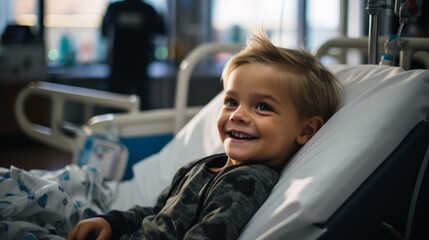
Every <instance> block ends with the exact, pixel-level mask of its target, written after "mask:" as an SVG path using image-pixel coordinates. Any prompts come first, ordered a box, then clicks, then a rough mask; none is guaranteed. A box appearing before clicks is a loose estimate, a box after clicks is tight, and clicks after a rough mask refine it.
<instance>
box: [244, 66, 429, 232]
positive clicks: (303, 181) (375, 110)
mask: <svg viewBox="0 0 429 240" xmlns="http://www.w3.org/2000/svg"><path fill="white" fill-rule="evenodd" d="M331 69H332V71H333V72H334V73H335V75H336V76H337V77H338V79H340V81H341V82H342V83H343V84H344V87H345V94H346V95H345V97H344V99H343V101H342V103H341V106H340V109H339V110H338V111H337V113H335V115H334V116H333V117H332V118H331V119H330V120H329V121H328V122H327V123H326V124H325V125H324V126H323V127H322V128H321V129H320V131H319V132H317V134H316V135H315V136H314V137H313V138H312V139H311V140H310V141H309V142H308V143H307V144H306V145H305V146H303V148H301V149H300V151H299V152H298V153H297V154H296V155H295V157H294V158H293V159H292V160H291V163H290V164H288V165H287V167H286V168H285V169H284V171H283V173H282V176H281V178H280V180H279V183H278V184H277V185H276V186H275V188H274V189H273V191H272V193H271V195H270V197H269V199H268V200H267V201H266V202H265V204H264V205H263V206H262V207H261V208H260V209H259V210H258V212H257V213H256V214H255V215H254V216H253V218H252V219H251V221H250V222H249V223H248V225H247V227H246V229H245V230H244V232H243V233H242V235H241V237H240V238H241V239H256V238H258V237H260V238H268V239H278V238H280V239H282V236H285V235H288V236H295V237H297V239H304V237H308V236H310V235H312V234H316V235H317V234H318V233H317V231H316V229H314V228H312V227H311V224H313V223H317V222H323V221H325V220H327V219H328V218H329V217H330V216H331V215H332V213H333V212H334V211H335V210H336V209H337V208H338V207H339V206H340V205H341V204H342V203H343V202H344V201H345V200H346V199H347V198H348V197H349V196H350V195H351V194H352V193H353V192H354V191H355V190H356V188H357V187H358V186H359V185H360V184H361V183H362V182H363V181H364V180H365V179H366V178H367V177H368V176H369V175H370V174H371V173H372V172H373V170H374V169H375V168H377V166H379V165H380V163H381V162H382V161H383V160H385V159H386V158H387V157H388V155H389V154H390V153H391V152H392V151H393V150H394V149H395V148H396V146H398V145H399V143H400V142H401V140H402V139H403V138H404V137H405V136H406V135H407V133H408V132H409V131H410V130H411V129H412V128H413V127H414V126H415V125H416V124H417V123H418V122H420V121H422V120H425V118H426V114H427V112H428V109H429V71H427V70H415V71H404V70H402V69H400V68H396V67H386V66H377V65H360V66H346V65H337V66H333V67H331Z"/></svg>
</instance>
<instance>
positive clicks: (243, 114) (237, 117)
mask: <svg viewBox="0 0 429 240" xmlns="http://www.w3.org/2000/svg"><path fill="white" fill-rule="evenodd" d="M229 119H230V120H231V121H233V122H242V123H247V122H249V114H248V110H246V109H245V108H244V107H238V108H237V109H236V110H235V111H234V112H233V113H232V114H231V116H230V117H229Z"/></svg>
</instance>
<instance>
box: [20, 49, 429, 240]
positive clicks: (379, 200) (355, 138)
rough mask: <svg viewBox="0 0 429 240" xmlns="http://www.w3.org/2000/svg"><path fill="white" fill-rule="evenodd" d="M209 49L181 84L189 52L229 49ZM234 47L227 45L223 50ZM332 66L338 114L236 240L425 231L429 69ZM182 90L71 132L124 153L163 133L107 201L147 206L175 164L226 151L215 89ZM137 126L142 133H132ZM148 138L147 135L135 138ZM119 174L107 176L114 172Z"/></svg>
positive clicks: (396, 235) (406, 235)
mask: <svg viewBox="0 0 429 240" xmlns="http://www.w3.org/2000/svg"><path fill="white" fill-rule="evenodd" d="M216 46H217V45H216V44H213V45H211V44H209V45H207V46H203V47H201V48H198V49H197V50H196V52H197V54H195V52H193V53H191V55H190V57H189V58H186V59H185V62H184V63H183V64H182V65H181V70H180V73H179V80H178V82H179V83H181V81H185V82H186V80H181V78H180V76H182V75H186V78H189V74H190V73H185V74H184V73H183V71H185V72H187V70H189V69H192V65H193V63H195V62H197V60H196V59H199V58H200V57H201V56H202V55H205V54H206V53H211V52H214V51H219V49H225V47H226V46H221V47H216ZM240 48H241V46H237V45H231V46H228V49H227V51H230V52H235V51H238V50H239V49H240ZM202 49H203V50H202ZM319 55H323V54H322V53H320V52H319V53H318V56H319ZM194 57H195V58H194ZM408 60H409V59H407V60H404V61H408ZM188 68H189V69H188ZM330 69H331V70H332V71H333V72H334V73H335V75H336V76H337V77H338V78H339V79H340V80H341V82H342V83H343V84H344V87H345V96H344V98H343V99H342V102H341V104H340V107H339V109H338V111H337V113H336V114H335V115H334V116H333V117H332V118H331V119H330V120H329V121H328V122H327V123H326V124H325V125H324V126H323V127H322V128H321V130H320V131H319V132H318V133H317V134H316V135H315V136H314V137H313V138H312V139H311V140H310V141H309V142H308V143H307V144H306V145H305V146H304V147H303V148H302V149H300V150H299V152H298V153H297V154H296V155H295V156H294V157H293V159H292V160H291V162H290V164H288V165H287V167H286V168H285V169H284V170H283V172H282V175H281V179H280V181H279V183H278V184H277V185H276V186H275V187H274V189H273V191H272V193H271V195H270V197H269V198H268V199H267V201H266V202H265V203H264V204H263V205H262V206H261V208H260V209H259V210H258V211H257V212H256V214H255V215H254V216H253V218H252V219H251V220H250V221H249V223H248V224H247V226H246V228H245V229H244V231H243V232H242V234H241V236H240V239H416V237H417V236H422V234H424V233H425V227H426V225H425V224H426V222H427V221H424V220H423V219H424V217H425V216H427V215H428V214H429V210H428V207H427V205H426V204H425V203H426V202H427V201H428V194H429V191H428V190H427V189H429V188H428V187H429V186H428V177H429V176H428V174H427V172H428V171H427V167H426V166H427V161H428V158H429V156H428V155H429V154H428V153H427V148H428V145H429V125H428V123H427V120H428V119H427V118H428V110H429V71H428V70H410V71H405V70H403V69H402V68H400V67H390V66H378V65H346V64H339V65H333V66H330ZM179 85H180V84H179ZM182 87H183V86H182ZM178 88H179V87H178ZM184 89H187V87H186V84H185V85H184ZM184 89H181V91H183V92H184V93H185V94H182V95H184V96H182V97H183V99H182V100H176V104H177V105H176V106H175V109H163V110H154V111H150V112H143V113H138V112H134V111H133V110H128V111H129V113H124V114H108V115H101V116H95V117H93V118H91V119H90V120H89V121H88V123H87V124H86V125H85V126H84V127H83V130H82V133H81V134H77V135H76V136H83V137H82V138H80V137H77V138H78V139H87V138H88V136H94V135H97V134H103V133H104V134H106V132H113V133H114V134H115V135H117V136H119V139H120V141H119V144H121V146H123V147H124V148H125V149H127V151H128V154H129V156H130V157H131V154H132V153H131V152H132V150H133V149H132V145H131V144H129V143H127V140H128V141H133V140H136V141H134V143H135V144H137V145H138V148H142V147H143V148H145V147H148V148H149V145H150V143H151V142H152V140H150V138H151V137H154V136H156V135H157V134H159V135H161V136H169V137H166V139H164V141H163V143H160V144H158V147H157V150H160V151H159V152H158V151H157V150H155V151H154V153H153V154H148V155H150V156H147V157H146V156H144V157H142V158H144V159H143V160H141V161H139V162H138V163H136V164H130V162H132V161H130V158H128V160H127V161H129V162H128V163H127V164H123V165H127V166H131V165H132V167H129V169H128V170H130V171H132V172H134V174H133V177H132V178H128V179H126V180H123V181H121V182H119V183H118V190H117V195H118V198H117V199H116V200H115V201H114V202H113V203H112V204H111V208H114V209H126V208H128V207H130V206H132V205H133V204H136V203H138V204H141V205H145V204H153V203H154V202H155V199H156V197H157V195H158V193H159V192H160V191H161V190H162V188H163V187H164V186H166V185H167V184H169V183H170V181H171V178H172V176H173V174H174V173H175V171H176V170H177V169H178V168H179V167H180V166H182V165H183V164H185V163H186V162H189V161H191V160H194V159H197V158H200V157H202V156H206V155H208V154H213V153H218V152H222V151H223V150H222V145H221V143H220V141H219V139H218V137H217V129H216V124H215V122H216V116H217V112H218V111H219V109H220V107H221V95H220V94H219V95H217V96H216V97H215V98H213V100H211V101H210V102H209V103H208V104H207V105H206V106H204V107H203V108H202V109H201V110H199V109H197V108H187V107H185V104H186V95H187V94H186V90H184ZM24 91H25V90H24ZM27 94H28V95H31V94H30V93H27ZM178 96H180V94H177V95H176V98H177V97H178ZM22 102H25V98H23V99H22ZM125 105H127V104H125ZM20 107H22V106H18V105H17V108H18V109H17V110H19V108H20ZM197 112H198V113H197ZM193 115H195V116H194V117H192V116H193ZM20 117H22V116H20ZM188 119H190V120H189V121H188ZM185 123H186V124H185ZM157 124H159V127H156V125H157ZM29 125H30V126H31V124H29ZM183 125H184V127H182V126H183ZM112 128H113V131H112ZM137 129H139V131H141V132H142V135H144V136H135V135H134V134H136V132H138V131H137ZM179 129H180V130H179ZM158 130H159V131H158ZM145 131H146V132H145ZM157 132H159V133H157ZM145 136H148V138H147V142H141V143H139V141H143V140H144V139H145V138H144V137H145ZM83 142H84V141H82V140H79V141H78V140H76V141H75V142H74V143H73V144H74V145H73V144H71V145H70V148H71V149H70V150H71V151H73V152H75V153H77V152H76V150H75V149H72V148H79V147H82V146H83V145H82V144H83ZM164 143H166V145H165V146H164V145H163V144H164ZM127 144H128V145H127ZM134 147H136V145H134ZM76 155H78V154H76ZM118 169H120V171H124V170H123V169H121V168H118ZM126 174H127V173H126V170H125V175H126ZM123 175H124V174H114V175H113V179H115V180H118V179H122V177H123ZM124 196H126V197H124Z"/></svg>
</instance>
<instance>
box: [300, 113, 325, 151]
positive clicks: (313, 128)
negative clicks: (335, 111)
mask: <svg viewBox="0 0 429 240" xmlns="http://www.w3.org/2000/svg"><path fill="white" fill-rule="evenodd" d="M323 124H324V121H323V118H322V117H320V116H313V117H311V118H310V119H308V120H307V122H306V124H305V125H304V127H303V128H302V129H301V132H300V133H299V135H298V137H297V139H296V141H297V142H298V144H300V145H304V144H306V143H307V142H308V140H310V138H311V137H312V136H313V135H314V134H315V133H316V132H317V131H319V129H320V128H321V127H322V126H323Z"/></svg>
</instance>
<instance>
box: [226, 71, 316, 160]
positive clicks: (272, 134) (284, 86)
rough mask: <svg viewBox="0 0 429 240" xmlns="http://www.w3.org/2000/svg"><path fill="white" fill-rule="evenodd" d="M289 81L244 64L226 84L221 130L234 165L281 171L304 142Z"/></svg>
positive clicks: (301, 126) (302, 126)
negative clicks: (264, 166) (255, 166)
mask: <svg viewBox="0 0 429 240" xmlns="http://www.w3.org/2000/svg"><path fill="white" fill-rule="evenodd" d="M289 91H290V89H289V88H288V83H287V80H286V81H285V79H280V77H279V74H278V73H277V72H276V70H275V69H274V68H272V67H270V66H268V65H264V64H253V63H252V64H243V65H241V66H239V67H238V68H236V69H235V70H234V71H233V72H232V73H231V74H230V76H229V78H228V79H227V81H226V82H225V83H224V100H223V107H222V109H221V111H220V113H219V116H218V130H219V134H220V137H221V140H222V142H223V145H224V148H225V151H226V154H227V155H228V157H229V160H230V161H229V162H230V164H239V163H244V162H259V163H263V164H266V165H268V166H271V167H274V168H276V169H280V168H281V167H282V166H283V165H284V163H285V162H286V161H287V160H288V159H289V158H290V157H291V156H292V154H294V153H295V152H296V151H297V150H298V148H299V146H300V145H301V144H304V143H305V142H306V141H307V140H308V139H307V140H305V141H304V140H303V138H302V135H303V134H304V133H303V131H304V130H303V129H304V128H305V126H306V121H305V120H303V119H301V118H300V117H299V116H298V113H297V111H296V108H295V105H294V104H293V102H292V100H291V98H290V96H289Z"/></svg>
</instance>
